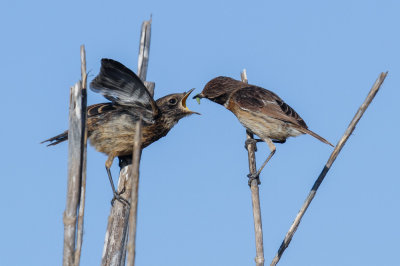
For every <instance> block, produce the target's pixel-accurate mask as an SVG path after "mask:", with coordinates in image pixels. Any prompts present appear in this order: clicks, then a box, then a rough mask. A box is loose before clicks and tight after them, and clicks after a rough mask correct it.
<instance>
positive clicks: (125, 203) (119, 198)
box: [111, 187, 131, 207]
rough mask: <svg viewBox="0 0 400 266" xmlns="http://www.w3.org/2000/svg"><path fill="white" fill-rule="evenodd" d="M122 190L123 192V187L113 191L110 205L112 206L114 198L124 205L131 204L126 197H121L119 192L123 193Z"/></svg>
mask: <svg viewBox="0 0 400 266" xmlns="http://www.w3.org/2000/svg"><path fill="white" fill-rule="evenodd" d="M124 192H125V187H124V188H123V189H122V190H121V191H120V192H115V193H114V197H113V199H112V200H111V206H114V202H115V200H117V201H119V202H121V203H122V204H124V205H126V206H128V207H130V206H131V205H130V204H129V202H128V201H127V200H126V199H124V198H123V197H121V194H123V193H124Z"/></svg>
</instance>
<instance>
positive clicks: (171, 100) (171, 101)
mask: <svg viewBox="0 0 400 266" xmlns="http://www.w3.org/2000/svg"><path fill="white" fill-rule="evenodd" d="M176 102H177V101H176V99H175V98H172V99H169V101H168V103H169V104H171V105H174V104H176Z"/></svg>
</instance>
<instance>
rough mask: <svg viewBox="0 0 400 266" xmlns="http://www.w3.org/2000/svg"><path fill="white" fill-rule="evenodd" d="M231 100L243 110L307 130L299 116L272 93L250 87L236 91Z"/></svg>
mask: <svg viewBox="0 0 400 266" xmlns="http://www.w3.org/2000/svg"><path fill="white" fill-rule="evenodd" d="M231 100H233V101H234V102H236V103H237V104H238V106H239V108H241V109H244V110H250V111H253V112H261V113H263V114H265V115H268V116H270V117H272V118H275V119H279V120H282V121H285V122H289V123H293V124H295V125H298V126H301V127H303V128H307V125H306V123H305V122H304V120H303V119H302V118H301V117H300V116H299V114H298V113H296V111H295V110H293V108H292V107H290V106H289V105H287V104H286V103H285V102H284V101H283V100H282V99H281V98H279V96H278V95H276V94H275V93H273V92H272V91H269V90H266V89H263V88H261V87H257V86H251V85H250V86H248V87H245V88H241V89H238V90H237V91H235V92H234V93H233V94H232V96H231Z"/></svg>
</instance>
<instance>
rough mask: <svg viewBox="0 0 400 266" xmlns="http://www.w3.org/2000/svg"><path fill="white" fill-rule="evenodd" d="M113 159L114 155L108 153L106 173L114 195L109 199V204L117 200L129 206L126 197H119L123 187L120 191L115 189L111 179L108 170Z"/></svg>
mask: <svg viewBox="0 0 400 266" xmlns="http://www.w3.org/2000/svg"><path fill="white" fill-rule="evenodd" d="M113 160H114V156H112V155H110V156H108V159H107V161H106V170H107V175H108V179H109V180H110V184H111V189H112V191H113V195H114V196H113V199H112V200H111V205H114V201H115V200H118V201H119V202H121V203H122V204H124V205H127V206H129V205H130V204H129V202H128V201H127V200H126V199H124V198H123V197H121V194H122V193H124V192H125V189H123V190H122V191H121V192H117V191H116V190H115V186H114V181H113V179H112V176H111V171H110V168H111V165H112V163H113Z"/></svg>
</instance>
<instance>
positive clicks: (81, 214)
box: [74, 45, 87, 266]
mask: <svg viewBox="0 0 400 266" xmlns="http://www.w3.org/2000/svg"><path fill="white" fill-rule="evenodd" d="M86 80H87V73H86V52H85V45H81V84H82V97H85V98H87V90H86V88H87V81H86ZM86 104H87V103H86V100H85V101H82V105H85V106H84V107H82V109H84V110H85V112H84V114H83V115H84V116H85V121H86V107H87V106H86ZM83 133H84V138H83V146H82V149H83V151H82V152H83V158H82V180H81V193H80V200H79V202H80V203H79V211H78V225H77V230H78V231H77V234H76V237H77V239H76V250H75V259H74V264H75V266H79V264H80V259H81V251H82V242H83V217H84V214H85V195H86V147H87V145H86V144H87V143H86V142H87V130H86V127H85V130H84V132H83Z"/></svg>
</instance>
